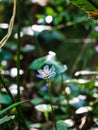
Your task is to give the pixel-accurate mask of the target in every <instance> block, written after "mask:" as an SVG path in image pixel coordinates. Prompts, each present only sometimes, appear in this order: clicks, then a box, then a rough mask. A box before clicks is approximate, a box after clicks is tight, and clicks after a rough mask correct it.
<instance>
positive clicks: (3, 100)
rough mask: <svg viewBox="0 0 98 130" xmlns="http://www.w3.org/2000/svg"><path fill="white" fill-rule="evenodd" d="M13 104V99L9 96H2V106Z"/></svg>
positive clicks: (0, 95)
mask: <svg viewBox="0 0 98 130" xmlns="http://www.w3.org/2000/svg"><path fill="white" fill-rule="evenodd" d="M9 103H11V98H10V97H9V96H8V95H5V94H0V104H9Z"/></svg>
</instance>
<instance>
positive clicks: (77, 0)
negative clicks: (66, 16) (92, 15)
mask: <svg viewBox="0 0 98 130" xmlns="http://www.w3.org/2000/svg"><path fill="white" fill-rule="evenodd" d="M70 1H71V2H72V3H73V4H75V5H76V6H78V7H79V8H81V9H83V10H85V11H98V1H97V0H70Z"/></svg>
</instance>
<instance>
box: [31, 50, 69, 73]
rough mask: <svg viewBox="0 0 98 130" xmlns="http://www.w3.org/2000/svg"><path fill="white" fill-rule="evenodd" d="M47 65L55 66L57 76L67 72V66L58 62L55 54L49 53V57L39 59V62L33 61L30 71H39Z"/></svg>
mask: <svg viewBox="0 0 98 130" xmlns="http://www.w3.org/2000/svg"><path fill="white" fill-rule="evenodd" d="M45 65H49V66H52V65H54V67H55V71H56V73H57V74H59V73H63V72H65V71H66V70H67V67H66V65H62V64H61V63H60V62H59V61H58V60H57V58H56V56H55V53H54V52H51V53H49V54H48V55H47V56H44V57H41V58H38V59H37V60H35V61H33V62H32V63H31V64H30V66H29V67H30V69H35V70H39V69H41V68H42V67H43V66H45Z"/></svg>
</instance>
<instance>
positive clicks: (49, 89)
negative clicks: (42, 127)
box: [47, 79, 57, 130]
mask: <svg viewBox="0 0 98 130" xmlns="http://www.w3.org/2000/svg"><path fill="white" fill-rule="evenodd" d="M47 83H48V91H49V96H50V105H51V109H52V114H53V120H54V125H55V130H57V125H56V119H55V113H54V109H53V102H52V95H51V85H50V82H49V79H48V80H47Z"/></svg>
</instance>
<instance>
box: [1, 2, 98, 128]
mask: <svg viewBox="0 0 98 130" xmlns="http://www.w3.org/2000/svg"><path fill="white" fill-rule="evenodd" d="M12 9H13V1H12V0H11V1H8V0H0V39H2V38H3V37H4V36H5V34H6V33H7V29H8V26H9V21H10V18H11V16H12ZM19 9H20V10H19V14H20V15H19V19H20V36H21V39H20V40H21V44H20V80H21V82H20V92H21V100H25V99H30V100H32V104H29V103H25V105H23V106H22V110H23V113H24V116H25V118H26V120H27V121H28V122H29V123H30V124H32V123H37V122H40V123H43V122H44V123H45V118H44V116H43V114H41V113H40V112H35V111H36V110H35V108H34V106H35V105H38V104H40V103H46V104H47V103H48V102H49V101H48V100H49V95H48V93H47V84H46V82H45V80H40V79H38V78H37V77H36V74H37V71H36V70H38V69H40V68H42V67H43V66H44V65H45V64H49V65H52V64H53V65H54V66H55V67H56V73H57V76H56V77H55V78H54V80H52V81H51V82H52V86H53V88H52V92H53V102H54V104H56V105H58V108H57V110H56V116H57V117H56V119H57V120H58V119H64V120H65V119H66V120H67V119H71V121H72V122H73V124H72V125H70V124H71V123H68V125H69V126H68V127H69V128H70V129H71V128H73V129H74V128H81V129H92V128H93V127H96V123H95V122H94V119H95V118H97V117H98V105H97V103H94V101H95V102H98V100H97V99H98V93H97V92H98V81H97V80H98V76H97V75H98V21H97V20H96V21H95V20H92V19H89V18H88V16H87V14H86V13H85V12H84V11H83V10H81V9H79V8H78V7H76V6H74V5H72V4H71V3H70V1H69V0H21V1H20V8H19ZM18 24H19V21H18V20H17V13H16V18H15V23H14V28H13V32H12V34H11V37H10V38H9V40H8V41H7V43H6V45H5V46H4V47H2V48H1V49H0V73H1V74H2V75H3V77H4V80H5V82H6V84H7V86H8V87H9V89H10V91H11V93H12V94H13V95H14V96H15V97H16V98H17V96H16V95H17V83H16V80H17V67H16V64H17V43H18V34H17V32H18ZM49 55H51V57H50V60H49V61H47V56H49ZM54 57H55V59H54ZM79 79H81V80H79ZM63 81H64V82H63ZM0 89H1V90H0V91H1V94H0V96H1V97H0V98H1V99H0V104H1V108H4V107H5V106H7V105H9V104H10V103H11V101H10V99H9V96H8V95H7V94H6V91H5V89H4V88H3V86H2V84H1V83H0ZM45 92H46V94H45ZM64 95H67V96H64ZM3 96H4V97H5V99H4V97H3ZM6 96H7V97H6ZM8 99H9V100H8ZM65 99H66V100H68V102H69V106H68V107H67V106H66V102H65ZM1 100H2V101H1ZM3 100H4V101H3ZM92 102H93V103H92ZM91 104H93V105H91ZM86 106H89V107H90V108H92V109H93V108H95V109H94V110H93V111H90V112H89V110H91V109H88V108H85V107H86ZM81 107H84V108H85V109H86V110H88V111H86V112H84V111H82V112H80V111H81V110H80V111H79V112H80V113H78V114H77V112H76V110H77V109H79V108H81ZM13 111H14V110H12V113H13ZM34 112H35V113H34ZM75 112H76V113H75ZM73 113H74V114H75V115H74V114H73ZM85 113H86V114H85ZM72 114H73V115H72ZM91 115H92V117H91ZM85 117H86V119H85V120H86V121H87V122H86V121H85V123H84V124H83V126H81V125H82V124H81V122H82V120H83V119H84V118H85ZM79 119H80V120H79ZM50 120H51V115H50ZM69 122H70V121H69ZM11 123H12V122H11ZM82 123H83V122H82ZM50 124H51V123H50ZM48 125H49V124H48ZM48 125H46V126H48ZM13 126H15V124H14V125H13ZM49 127H51V125H49ZM2 128H4V126H2ZM32 128H33V127H32ZM5 129H6V128H5ZM32 130H33V129H32ZM46 130H47V129H46ZM62 130H63V129H62Z"/></svg>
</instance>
